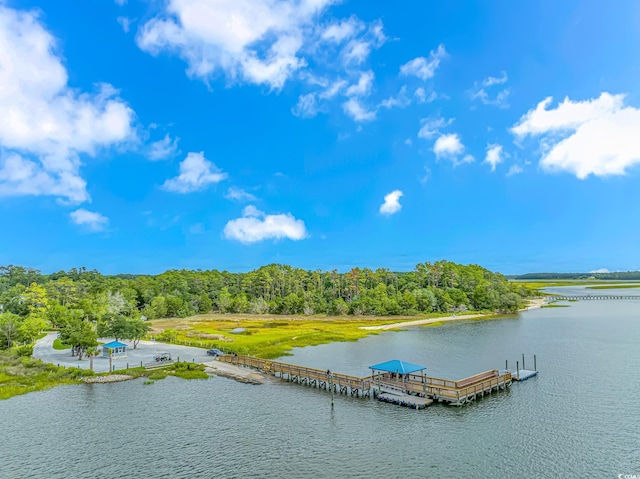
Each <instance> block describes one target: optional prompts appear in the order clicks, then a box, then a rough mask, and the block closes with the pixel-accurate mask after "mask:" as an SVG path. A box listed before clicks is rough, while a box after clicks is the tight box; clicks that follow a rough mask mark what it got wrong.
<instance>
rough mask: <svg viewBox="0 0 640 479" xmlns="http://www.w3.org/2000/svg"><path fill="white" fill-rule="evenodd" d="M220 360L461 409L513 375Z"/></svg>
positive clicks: (343, 389) (365, 393)
mask: <svg viewBox="0 0 640 479" xmlns="http://www.w3.org/2000/svg"><path fill="white" fill-rule="evenodd" d="M219 360H220V361H222V362H225V363H230V364H235V365H237V366H244V367H249V368H254V369H257V370H260V371H262V372H264V373H266V374H271V375H273V376H275V377H277V378H280V379H282V380H285V381H290V382H295V383H298V384H306V385H308V386H310V387H316V388H318V389H324V390H331V389H333V391H334V392H337V393H340V394H345V395H351V396H354V397H360V396H362V397H369V396H370V395H371V393H372V392H373V395H374V397H378V395H380V394H391V395H394V394H395V395H404V396H406V395H409V396H413V397H415V398H423V400H420V401H416V403H420V404H421V405H423V404H424V405H427V403H428V404H430V402H429V401H424V399H430V400H432V401H438V402H441V403H446V404H451V405H455V406H461V405H463V404H466V403H469V402H471V401H474V400H475V399H477V398H479V397H483V396H485V395H487V394H492V393H493V392H497V391H500V390H505V389H507V388H508V387H510V386H511V384H512V378H511V372H509V371H498V370H497V369H494V370H490V371H485V372H483V373H480V374H476V375H473V376H469V377H467V378H464V379H460V380H457V381H452V380H449V379H441V378H433V377H429V376H424V375H419V374H407V375H405V376H404V377H402V378H400V377H399V375H396V374H392V373H373V374H372V375H371V376H365V377H358V376H351V375H348V374H341V373H335V372H329V371H323V370H321V369H314V368H308V367H305V366H298V365H295V364H289V363H283V362H280V361H272V360H269V359H261V358H255V357H252V356H236V355H232V354H227V355H224V356H221V357H220V358H219Z"/></svg>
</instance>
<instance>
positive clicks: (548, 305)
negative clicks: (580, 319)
mask: <svg viewBox="0 0 640 479" xmlns="http://www.w3.org/2000/svg"><path fill="white" fill-rule="evenodd" d="M540 307H541V308H568V307H569V305H568V304H555V303H554V304H545V305H542V306H540Z"/></svg>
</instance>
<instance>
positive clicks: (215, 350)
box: [207, 349, 224, 358]
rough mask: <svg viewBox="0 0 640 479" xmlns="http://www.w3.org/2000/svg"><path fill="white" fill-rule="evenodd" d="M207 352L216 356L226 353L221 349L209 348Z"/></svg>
mask: <svg viewBox="0 0 640 479" xmlns="http://www.w3.org/2000/svg"><path fill="white" fill-rule="evenodd" d="M207 354H208V355H209V356H215V357H216V358H217V357H218V356H222V355H224V353H223V352H222V351H220V350H219V349H209V350H207Z"/></svg>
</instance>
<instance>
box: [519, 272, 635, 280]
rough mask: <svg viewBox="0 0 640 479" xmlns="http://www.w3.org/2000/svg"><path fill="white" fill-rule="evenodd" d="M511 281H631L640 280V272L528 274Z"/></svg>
mask: <svg viewBox="0 0 640 479" xmlns="http://www.w3.org/2000/svg"><path fill="white" fill-rule="evenodd" d="M508 278H509V279H523V280H529V279H542V280H547V279H590V278H593V279H602V280H614V281H616V280H619V281H625V280H626V281H630V280H635V279H637V280H640V271H617V272H615V273H527V274H521V275H517V276H509V277H508Z"/></svg>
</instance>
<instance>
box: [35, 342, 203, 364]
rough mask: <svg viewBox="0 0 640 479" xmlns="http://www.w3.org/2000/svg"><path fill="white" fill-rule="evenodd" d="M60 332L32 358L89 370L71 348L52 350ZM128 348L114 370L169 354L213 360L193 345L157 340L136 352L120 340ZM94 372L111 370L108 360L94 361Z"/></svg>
mask: <svg viewBox="0 0 640 479" xmlns="http://www.w3.org/2000/svg"><path fill="white" fill-rule="evenodd" d="M56 337H57V333H50V334H48V335H47V336H45V337H44V338H42V339H39V340H38V341H37V342H36V345H35V347H34V348H33V357H34V358H38V359H41V360H42V361H44V362H46V363H51V364H57V365H60V366H65V367H74V368H82V369H89V364H90V361H89V359H87V358H83V359H82V360H81V361H78V358H76V357H72V356H71V349H63V350H57V349H53V341H54V340H55V339H56ZM99 341H100V342H102V343H108V342H110V341H113V338H101V339H100V340H99ZM121 342H123V343H125V344H127V345H128V346H129V348H127V356H126V357H121V358H114V359H113V361H112V367H113V368H115V370H116V371H117V370H118V369H126V367H127V364H128V365H129V366H130V367H135V366H140V364H141V363H142V364H146V363H151V362H153V358H154V357H155V356H156V355H157V354H158V353H170V354H171V356H172V358H173V360H174V361H177V360H178V358H179V359H180V361H189V362H195V363H205V362H209V361H211V356H207V350H206V349H202V348H192V347H190V346H179V345H176V344H166V343H158V342H155V341H140V343H139V344H138V347H137V348H136V349H133V343H132V342H130V341H121ZM93 370H94V371H95V372H97V373H103V372H108V371H109V358H104V357H101V356H97V357H95V358H94V359H93Z"/></svg>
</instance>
